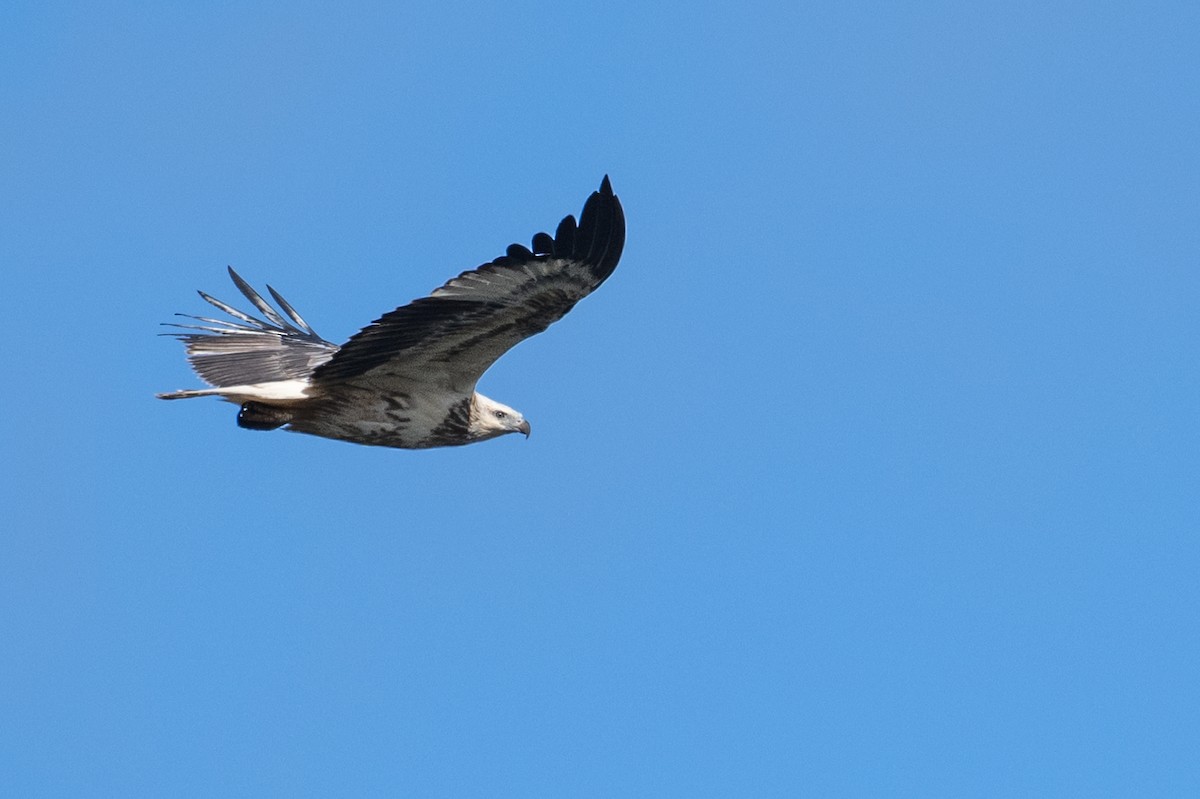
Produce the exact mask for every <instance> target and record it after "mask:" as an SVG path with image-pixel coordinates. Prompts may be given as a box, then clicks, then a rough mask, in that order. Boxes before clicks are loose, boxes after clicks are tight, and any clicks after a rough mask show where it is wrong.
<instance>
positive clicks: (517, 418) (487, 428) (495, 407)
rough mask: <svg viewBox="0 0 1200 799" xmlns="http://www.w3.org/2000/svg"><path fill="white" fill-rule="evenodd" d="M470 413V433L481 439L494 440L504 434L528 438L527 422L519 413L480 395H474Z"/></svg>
mask: <svg viewBox="0 0 1200 799" xmlns="http://www.w3.org/2000/svg"><path fill="white" fill-rule="evenodd" d="M471 410H472V413H471V432H472V433H473V434H474V435H475V436H477V437H479V438H481V439H484V438H495V437H496V436H502V435H504V434H505V433H524V434H525V437H526V438H529V422H527V421H525V417H524V416H522V415H521V413H520V412H519V411H516V410H513V409H512V408H510V407H508V406H507V405H504V404H502V403H499V402H496V401H495V400H492V399H488V398H487V397H485V396H483V395H482V394H476V395H475V402H474V405H473V407H472V409H471Z"/></svg>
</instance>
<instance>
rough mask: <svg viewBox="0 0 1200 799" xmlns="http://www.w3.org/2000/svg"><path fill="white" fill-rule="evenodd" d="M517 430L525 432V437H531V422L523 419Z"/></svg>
mask: <svg viewBox="0 0 1200 799" xmlns="http://www.w3.org/2000/svg"><path fill="white" fill-rule="evenodd" d="M517 432H519V433H524V434H525V437H526V438H529V422H527V421H525V420H524V419H522V420H521V423H520V424H519V425H517Z"/></svg>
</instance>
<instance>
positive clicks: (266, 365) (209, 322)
mask: <svg viewBox="0 0 1200 799" xmlns="http://www.w3.org/2000/svg"><path fill="white" fill-rule="evenodd" d="M228 269H229V276H230V277H231V278H233V283H234V285H235V286H237V287H238V290H239V291H241V292H242V294H244V295H245V296H246V299H248V300H250V302H251V303H253V304H254V307H255V308H257V309H258V310H259V311H260V312H262V315H263V316H265V317H266V321H264V320H262V319H258V318H256V317H253V316H251V315H250V314H247V313H243V312H242V311H239V310H237V309H236V308H234V307H233V306H231V305H227V304H225V303H223V302H221V301H220V300H218V299H216V298H215V297H211V296H209V295H208V294H205V293H204V292H203V291H201V292H199V294H200V296H201V297H203V298H204V300H205V301H206V302H208V303H209V304H211V305H214V306H216V307H217V308H219V309H220V310H222V311H224V312H225V313H227V314H229V315H230V316H232V317H233V318H234V319H236V320H238V321H236V322H234V321H229V320H227V319H211V318H209V317H207V316H192V315H191V314H176V316H183V317H187V318H188V319H194V320H196V321H198V322H204V324H202V325H180V324H173V323H168V325H169V326H170V327H178V328H181V329H183V330H191V331H198V332H192V333H165V334H164V335H168V336H174V337H176V338H178V339H179V340H180V341H182V342H183V343H184V346H185V347H187V357H188V361H189V362H190V363H191V364H192V368H193V369H195V370H196V374H198V375H200V377H201V378H202V379H203V380H204V381H205V382H207V383H208V384H209V385H212V386H218V387H220V386H239V385H245V384H248V383H268V382H271V381H274V380H293V379H302V378H305V377H308V376H309V375H310V374H312V371H313V369H315V368H316V367H317V366H319V365H320V364H323V363H325V362H326V361H328V360H329V359H330V358H331V357H332V356H333V354H334V353H335V352H337V351H338V347H337V345H336V344H333V343H331V342H328V341H326V340H325V339H323V338H321V337H320V336H318V335H317V333H316V331H315V330H313V329H312V328H311V327H310V326H309V325H308V323H307V322H305V321H304V319H303V318H301V316H300V314H298V313H296V309H295V308H293V307H292V306H291V304H290V303H289V302H288V301H287V300H285V299H284V298H283V297H281V296H280V295H279V293H278V292H277V291H275V289H273V288H271V287H270V286H267V291H269V292H270V293H271V296H272V297H273V298H274V299H275V302H276V303H278V304H279V307H280V308H281V309H282V310H283V312H284V313H285V314H287V319H285V318H283V317H282V316H280V315H279V313H278V312H277V311H276V310H275V309H274V308H272V307H271V305H270V303H268V302H267V301H266V300H264V299H263V298H262V296H261V295H260V294H259V293H258V292H257V291H255V290H254V289H253V288H251V287H250V284H249V283H247V282H246V281H245V280H243V279H242V277H241V275H239V274H238V273H237V272H235V271H233V267H228Z"/></svg>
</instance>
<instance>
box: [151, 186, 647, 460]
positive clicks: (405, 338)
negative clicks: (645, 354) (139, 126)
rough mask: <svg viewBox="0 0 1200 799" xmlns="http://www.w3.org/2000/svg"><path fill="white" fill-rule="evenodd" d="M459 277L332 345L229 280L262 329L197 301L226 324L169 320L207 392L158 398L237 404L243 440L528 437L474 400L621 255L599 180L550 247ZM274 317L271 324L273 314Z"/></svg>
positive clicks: (546, 239) (280, 301)
mask: <svg viewBox="0 0 1200 799" xmlns="http://www.w3.org/2000/svg"><path fill="white" fill-rule="evenodd" d="M532 244H533V246H532V249H527V248H525V247H523V246H521V245H519V244H513V245H511V246H510V247H509V248H508V250H507V252H506V253H505V254H504V255H503V256H501V257H500V258H497V259H496V260H494V261H492V262H491V263H488V264H484V265H483V266H480V267H479V268H478V269H474V270H472V271H470V272H464V273H462V274H461V275H459V276H458V277H456V278H454V279H453V280H451V281H449V282H448V283H446V284H445V285H444V286H442V287H441V288H439V289H437V290H435V291H434V292H433V293H432V294H431V295H429V296H428V297H423V298H421V299H419V300H415V301H413V302H411V303H409V304H408V305H405V306H402V307H400V308H397V309H396V310H394V311H391V312H390V313H386V314H384V315H383V316H381V317H380V318H379V319H377V320H375V321H374V322H373V323H371V324H370V325H368V326H367V327H365V328H363V329H362V330H361V331H359V332H358V333H357V334H355V335H354V336H352V337H351V338H350V340H349V341H347V342H346V343H345V344H343V345H342V346H340V347H339V346H337V345H336V344H333V343H331V342H328V341H326V340H325V339H323V338H321V337H320V336H318V335H317V334H316V332H315V331H313V329H312V328H311V327H309V325H308V323H307V322H305V321H304V319H303V318H301V316H300V314H298V313H296V310H295V309H294V308H293V307H292V306H291V305H290V304H289V303H288V302H287V300H285V299H284V298H283V297H281V296H280V295H279V293H278V292H276V291H275V290H274V289H272V288H271V287H270V286H268V287H267V290H268V292H269V293H270V294H271V296H272V297H273V298H274V299H275V302H276V304H277V305H278V306H279V310H276V309H275V308H273V307H272V306H271V304H270V303H268V302H267V301H266V300H265V299H263V297H262V296H261V295H259V294H258V292H256V291H255V290H254V289H253V288H251V287H250V285H249V284H248V283H247V282H246V281H245V280H243V279H242V278H241V276H239V275H238V274H237V272H234V271H233V269H232V268H230V269H229V276H230V277H231V278H233V282H234V285H236V286H237V287H238V289H239V290H240V291H241V292H242V294H244V295H245V296H246V298H247V299H248V300H249V301H250V302H251V303H252V304H253V305H254V307H255V308H257V309H258V310H259V312H260V313H261V314H262V316H263V317H265V318H264V319H259V318H256V317H254V316H251V315H250V314H247V313H243V312H242V311H239V310H237V309H236V308H233V307H232V306H230V305H227V304H226V303H223V302H221V301H220V300H218V299H215V298H214V297H211V296H209V295H208V294H205V293H204V292H200V296H201V297H203V298H204V299H205V300H206V301H207V302H209V303H210V304H212V305H214V306H216V307H217V308H218V309H220V310H221V311H223V312H225V313H226V314H229V316H231V317H232V318H233V320H236V321H233V320H222V319H211V318H208V317H202V316H192V315H190V314H180V315H181V316H187V317H188V318H189V319H193V320H195V321H197V322H199V323H200V324H188V325H174V326H175V327H179V328H182V329H183V330H184V331H186V332H179V333H172V334H169V335H174V336H176V337H178V338H179V339H180V340H182V341H183V343H184V345H185V347H186V348H187V357H188V361H189V362H190V363H191V365H192V368H193V369H195V370H196V373H197V374H198V375H200V377H201V378H203V379H204V381H205V382H207V383H208V384H209V385H210V386H212V387H211V388H203V389H190V390H183V391H173V392H170V393H167V394H159V395H158V396H159V397H161V398H162V399H184V398H188V397H208V396H216V397H221V398H222V399H225V400H228V401H230V402H234V403H237V404H239V405H241V410H240V411H239V412H238V416H237V423H238V424H239V425H240V426H241V427H245V428H248V429H251V430H274V429H276V428H279V427H286V428H287V429H289V430H294V431H296V432H298V433H310V434H312V435H316V436H324V437H326V438H336V439H341V440H343V441H353V442H355V443H358V444H371V445H375V446H381V447H402V448H406V449H423V448H427V447H447V446H456V445H459V444H471V443H474V442H476V441H485V440H487V439H489V438H495V437H497V436H500V435H504V434H505V433H524V434H525V435H526V436H528V435H529V422H528V421H526V420H525V417H524V416H522V415H521V414H520V413H518V412H517V411H515V410H513V409H512V408H510V407H508V406H507V405H502V404H500V403H499V402H496V401H494V400H491V399H488V398H487V397H485V396H483V395H482V394H480V393H478V392H477V391H475V384H476V382H477V381H478V380H479V377H480V376H481V375H482V374H483V373H484V372H485V371H487V369H488V367H490V366H491V365H492V364H493V363H494V362H495V361H496V359H497V358H499V357H500V356H501V355H503V354H504V353H505V352H507V351H508V350H509V349H510V348H512V347H513V346H514V345H515V344H517V343H518V342H520V341H522V340H524V339H526V338H528V337H530V336H532V335H534V334H535V333H540V332H541V331H543V330H545V329H546V328H547V327H549V326H550V324H551V323H553V322H556V321H557V320H559V319H561V318H562V317H563V315H564V314H566V313H567V311H569V310H571V308H572V307H574V305H575V303H577V302H579V300H581V299H583V298H584V297H586V296H587V295H588V294H590V293H591V292H592V291H594V290H595V289H596V287H597V286H599V285H600V284H601V283H603V282H604V281H605V280H606V279H607V278H608V276H609V275H611V274H612V272H613V270H614V269H615V268H616V266H617V261H618V260H619V259H620V257H621V250H622V248H623V247H624V245H625V215H624V212H623V211H622V209H621V203H620V201H619V200H618V199H617V197H616V196H615V195H614V194H613V191H612V186H611V185H610V184H609V181H608V178H607V177H605V178H604V181H603V182H602V183H601V184H600V190H599V191H596V192H593V193H592V195H591V197H589V198H588V200H587V202H586V203H585V204H584V206H583V213H582V214H580V216H579V222H578V224H577V223H576V222H575V218H574V217H572V216H568V217H567V218H566V219H564V220H563V221H562V222H561V223H560V224H559V226H558V228H557V230H556V231H555V233H554V235H553V236H551V235H549V234H547V233H538V234H537V235H535V236H534V237H533V242H532ZM280 311H282V314H281V313H280Z"/></svg>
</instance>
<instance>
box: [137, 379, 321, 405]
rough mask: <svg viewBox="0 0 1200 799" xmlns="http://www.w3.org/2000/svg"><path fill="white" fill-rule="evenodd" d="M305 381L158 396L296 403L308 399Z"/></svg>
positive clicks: (248, 385) (174, 392) (253, 384)
mask: <svg viewBox="0 0 1200 799" xmlns="http://www.w3.org/2000/svg"><path fill="white" fill-rule="evenodd" d="M308 389H309V382H308V381H307V380H273V381H271V382H269V383H247V384H246V385H242V386H220V387H219V388H196V389H185V390H183V391H172V392H170V393H168V394H159V395H158V396H159V398H161V399H190V398H192V397H221V398H222V399H226V400H229V401H230V402H237V403H242V402H248V401H250V400H267V401H270V402H282V403H286V402H298V401H300V400H305V399H308V396H309V394H308Z"/></svg>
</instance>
